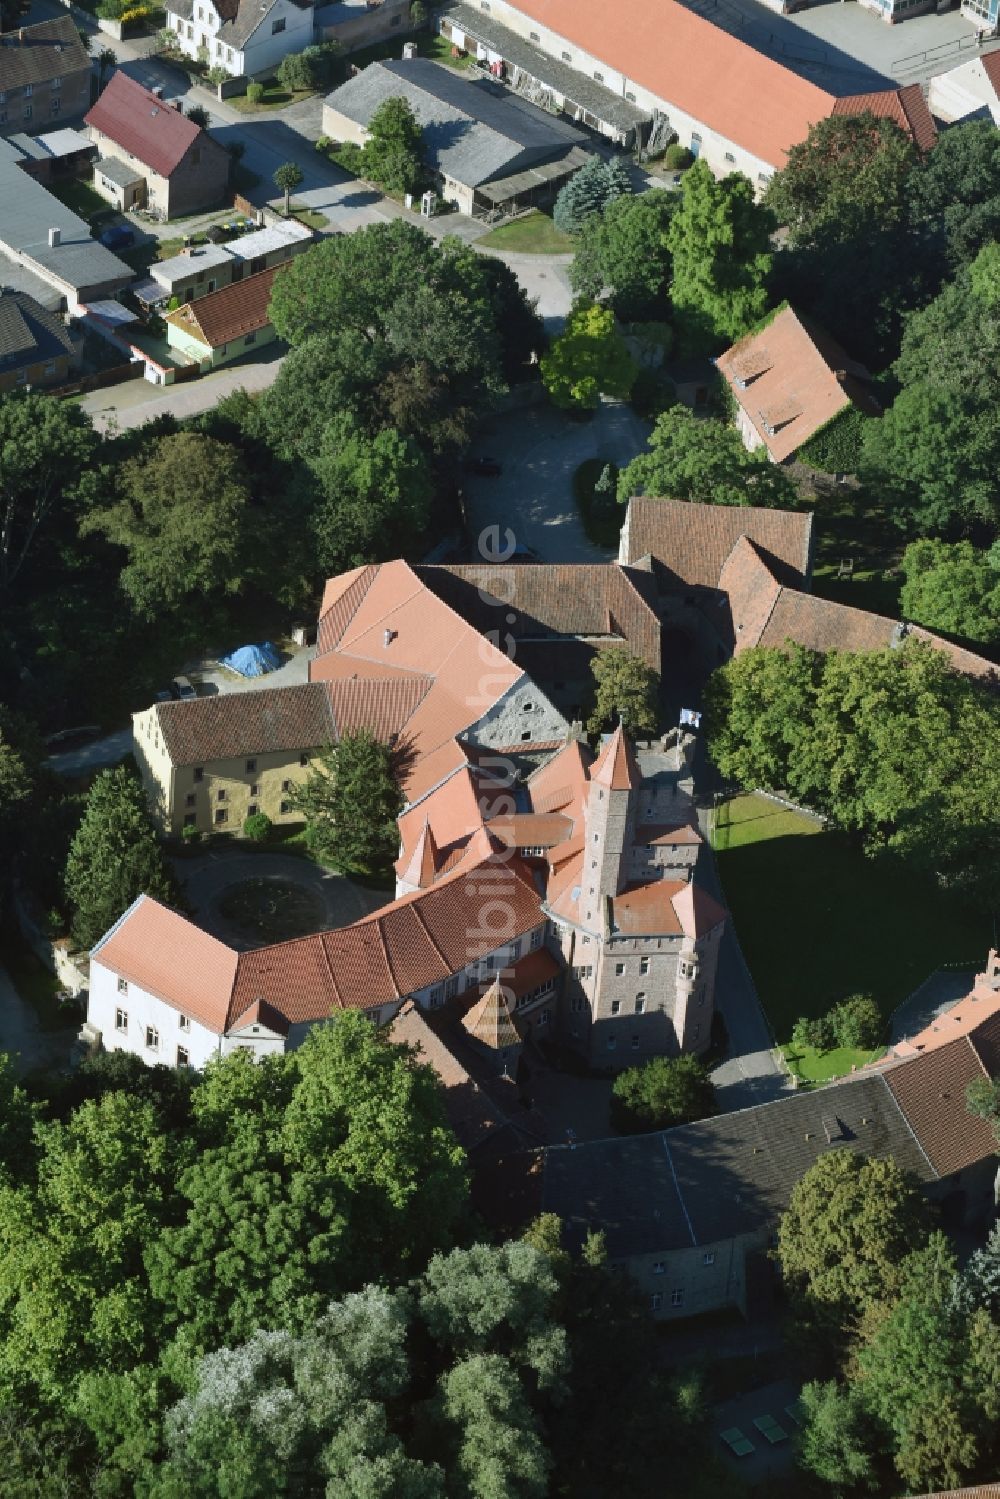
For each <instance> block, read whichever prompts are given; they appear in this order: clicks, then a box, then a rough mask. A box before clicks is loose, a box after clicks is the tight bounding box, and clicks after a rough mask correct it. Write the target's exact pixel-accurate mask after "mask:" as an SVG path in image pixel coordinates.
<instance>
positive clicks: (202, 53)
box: [197, 42, 211, 68]
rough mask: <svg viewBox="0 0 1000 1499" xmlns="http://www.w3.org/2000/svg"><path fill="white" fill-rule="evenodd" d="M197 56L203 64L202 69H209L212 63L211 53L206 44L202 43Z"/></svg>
mask: <svg viewBox="0 0 1000 1499" xmlns="http://www.w3.org/2000/svg"><path fill="white" fill-rule="evenodd" d="M197 55H198V61H199V62H200V63H201V65H202V67H203V68H207V67H208V64H209V62H210V61H211V55H210V53H209V50H208V48H207V47H206V46H205V44H204V42H202V44H201V46H200V47H199V48H198V54H197Z"/></svg>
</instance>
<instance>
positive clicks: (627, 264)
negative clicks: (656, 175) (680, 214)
mask: <svg viewBox="0 0 1000 1499" xmlns="http://www.w3.org/2000/svg"><path fill="white" fill-rule="evenodd" d="M676 206H677V195H676V193H672V192H667V191H666V190H665V189H664V188H658V187H657V188H652V189H650V191H649V192H645V193H640V194H638V195H636V196H633V195H632V194H627V195H625V196H622V197H620V198H614V199H612V201H611V202H610V203H608V204H607V205H606V206H605V208H604V211H603V212H602V213H600V214H592V215H590V216H589V217H588V218H587V219H586V220H585V221H584V222H583V223H582V224H581V226H580V228H579V230H578V233H577V242H576V246H575V253H574V255H573V263H572V265H571V266H570V268H569V279H570V285H571V286H572V288H573V291H574V294H575V295H576V296H577V297H579V298H580V299H581V300H582V301H585V302H596V301H599V300H602V299H604V298H607V300H608V301H609V303H610V305H611V306H612V307H613V309H614V311H615V312H616V314H617V315H618V317H620V318H622V319H624V320H625V321H627V322H634V321H640V320H643V319H657V318H663V317H665V316H666V314H667V310H668V294H669V289H670V254H669V252H668V250H667V229H668V227H669V225H670V220H671V217H672V215H673V212H674V209H675V208H676Z"/></svg>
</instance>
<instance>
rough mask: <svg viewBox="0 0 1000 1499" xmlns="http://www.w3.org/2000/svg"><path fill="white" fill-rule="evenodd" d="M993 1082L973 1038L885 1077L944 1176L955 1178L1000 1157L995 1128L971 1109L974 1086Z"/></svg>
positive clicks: (889, 1070)
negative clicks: (968, 1103)
mask: <svg viewBox="0 0 1000 1499" xmlns="http://www.w3.org/2000/svg"><path fill="white" fill-rule="evenodd" d="M987 1076H988V1073H987V1071H986V1068H985V1067H984V1066H983V1063H982V1061H981V1060H980V1058H979V1056H978V1055H977V1053H976V1050H975V1048H974V1047H973V1045H972V1043H971V1041H970V1040H969V1038H968V1037H967V1036H963V1037H961V1038H960V1039H958V1040H957V1041H952V1042H951V1043H950V1044H949V1045H948V1046H942V1047H939V1048H937V1049H936V1050H934V1051H929V1052H925V1053H923V1054H922V1055H921V1056H917V1057H910V1058H908V1059H907V1060H906V1061H903V1062H898V1063H896V1065H895V1066H893V1067H889V1068H887V1069H886V1071H885V1073H884V1077H885V1080H886V1083H887V1084H888V1085H889V1088H890V1090H891V1091H892V1095H893V1097H894V1098H895V1100H896V1102H897V1103H898V1104H899V1107H900V1108H901V1109H902V1111H903V1114H904V1115H905V1117H906V1121H907V1123H908V1124H909V1126H910V1128H911V1129H912V1130H913V1133H914V1134H915V1135H916V1137H917V1140H918V1141H919V1143H920V1145H921V1147H922V1148H923V1150H924V1153H925V1154H926V1155H927V1158H928V1159H929V1161H930V1163H931V1165H932V1166H933V1167H934V1170H935V1171H936V1172H937V1173H938V1175H939V1176H950V1175H951V1173H952V1172H953V1171H961V1170H962V1168H963V1167H965V1166H971V1165H972V1164H973V1162H974V1161H980V1160H983V1159H984V1158H986V1157H989V1156H991V1155H994V1154H996V1152H997V1148H998V1147H997V1142H996V1139H995V1137H994V1135H993V1131H992V1129H991V1128H990V1125H989V1123H988V1122H987V1121H986V1120H985V1119H979V1118H978V1117H977V1116H976V1115H975V1114H970V1113H969V1111H968V1109H967V1108H966V1107H965V1090H966V1088H967V1087H968V1085H969V1083H971V1082H972V1081H973V1080H974V1079H976V1078H981V1077H987Z"/></svg>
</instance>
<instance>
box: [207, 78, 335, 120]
mask: <svg viewBox="0 0 1000 1499" xmlns="http://www.w3.org/2000/svg"><path fill="white" fill-rule="evenodd" d="M261 81H262V82H263V84H264V97H263V99H258V100H257V103H256V104H251V102H250V100H249V99H248V98H247V96H246V94H234V95H233V96H232V98H231V99H229V100H228V103H230V104H231V105H232V106H233V108H234V109H238V110H240V112H241V113H242V114H257V113H258V112H259V111H260V110H262V109H287V108H288V106H289V104H298V103H299V101H300V100H302V99H312V98H313V97H314V95H315V93H316V90H315V89H314V88H296V89H288V88H283V87H282V85H281V84H280V83H279V82H278V80H277V78H266V79H263V80H261Z"/></svg>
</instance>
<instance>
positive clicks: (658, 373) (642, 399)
mask: <svg viewBox="0 0 1000 1499" xmlns="http://www.w3.org/2000/svg"><path fill="white" fill-rule="evenodd" d="M630 399H631V402H632V405H633V407H634V408H635V410H636V411H637V412H638V414H639V416H644V417H645V418H646V420H647V421H651V422H653V421H655V420H656V418H657V417H658V416H662V414H663V412H664V411H666V410H668V409H669V407H671V406H676V405H677V390H676V387H675V385H674V382H673V381H672V380H671V379H669V378H668V376H666V375H665V374H664V373H663V371H662V370H651V369H645V368H643V369H640V371H639V373H638V374H637V375H636V377H635V384H634V385H633V386H632V395H631V397H630Z"/></svg>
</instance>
